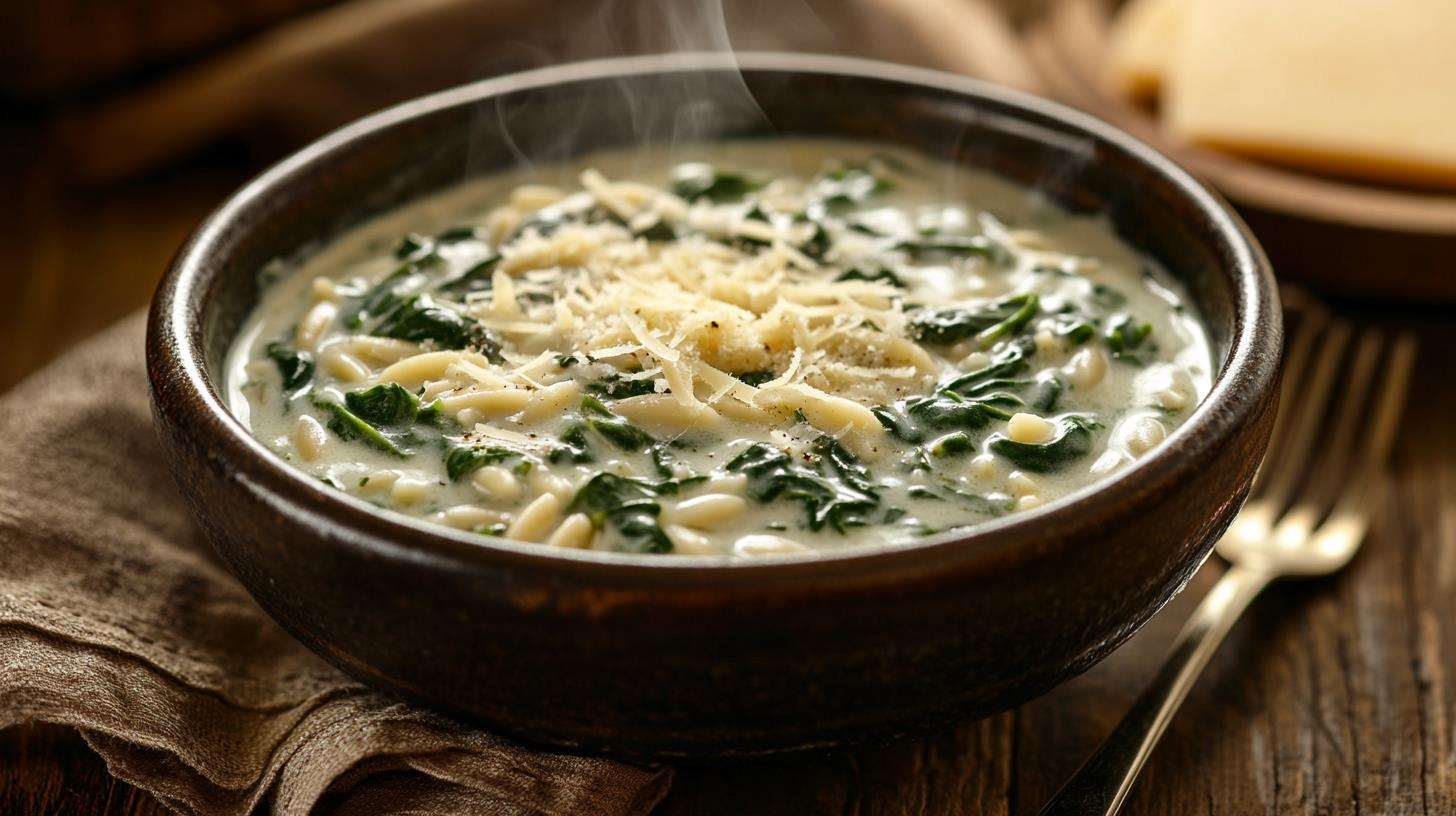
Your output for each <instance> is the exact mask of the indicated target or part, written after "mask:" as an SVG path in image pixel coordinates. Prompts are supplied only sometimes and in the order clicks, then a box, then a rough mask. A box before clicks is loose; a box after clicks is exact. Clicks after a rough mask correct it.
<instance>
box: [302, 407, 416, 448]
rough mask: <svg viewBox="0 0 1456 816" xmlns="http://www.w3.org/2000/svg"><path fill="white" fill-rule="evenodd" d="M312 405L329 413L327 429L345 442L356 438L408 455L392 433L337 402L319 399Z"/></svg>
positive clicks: (368, 443) (372, 445) (377, 446)
mask: <svg viewBox="0 0 1456 816" xmlns="http://www.w3.org/2000/svg"><path fill="white" fill-rule="evenodd" d="M314 405H316V406H317V407H319V408H322V409H323V410H326V411H328V412H329V413H330V416H329V421H328V428H329V430H331V431H333V432H334V433H335V434H337V435H338V437H339V438H340V439H342V440H344V441H345V442H352V441H353V440H356V439H358V440H362V441H363V442H364V443H365V444H367V445H369V446H371V447H374V448H378V449H379V450H382V451H384V452H385V453H389V454H393V455H395V456H399V457H405V456H409V455H410V452H409V451H408V450H406V449H405V448H403V447H401V446H400V444H399V443H398V442H396V440H395V439H394V438H393V435H392V434H389V435H387V434H385V433H384V432H383V431H382V430H380V429H379V428H376V427H374V426H373V425H370V424H369V423H368V422H365V421H364V420H363V419H361V418H360V417H359V416H358V415H356V414H355V413H354V412H352V411H350V410H349V409H348V408H345V407H344V406H342V405H340V404H338V403H337V402H329V401H326V400H319V401H317V402H315V403H314Z"/></svg>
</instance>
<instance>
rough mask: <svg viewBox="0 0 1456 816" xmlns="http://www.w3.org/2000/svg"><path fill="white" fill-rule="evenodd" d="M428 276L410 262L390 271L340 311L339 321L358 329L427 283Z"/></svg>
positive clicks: (348, 326) (345, 325)
mask: <svg viewBox="0 0 1456 816" xmlns="http://www.w3.org/2000/svg"><path fill="white" fill-rule="evenodd" d="M425 281H426V277H425V275H424V274H422V273H421V272H419V270H417V269H416V268H415V267H413V266H411V265H410V264H405V265H404V266H401V267H400V268H398V269H396V270H394V271H393V272H391V273H389V276H388V277H386V278H385V279H384V280H382V281H380V282H379V283H376V284H374V286H373V288H371V289H370V290H369V291H368V292H365V293H364V295H363V296H362V297H361V298H359V300H358V301H357V302H355V303H353V304H352V305H350V306H349V307H348V308H345V309H343V310H342V311H340V313H339V322H340V323H341V324H342V325H343V326H344V327H346V328H350V329H358V328H360V327H361V326H363V325H364V321H366V320H370V319H373V318H376V317H379V316H380V315H382V314H385V313H386V312H389V311H390V310H392V309H394V308H395V307H396V306H398V305H399V304H400V303H401V302H402V301H403V300H404V299H405V298H406V297H408V296H409V294H410V293H412V292H416V291H418V290H419V289H420V288H422V287H423V286H424V284H425Z"/></svg>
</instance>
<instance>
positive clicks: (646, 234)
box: [632, 218, 677, 241]
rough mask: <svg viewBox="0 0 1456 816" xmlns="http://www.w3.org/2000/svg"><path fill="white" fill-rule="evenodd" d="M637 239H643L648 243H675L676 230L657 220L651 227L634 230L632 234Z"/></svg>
mask: <svg viewBox="0 0 1456 816" xmlns="http://www.w3.org/2000/svg"><path fill="white" fill-rule="evenodd" d="M632 234H633V235H636V236H637V237H638V238H645V239H647V240H648V241H676V240H677V230H676V229H675V228H674V227H673V226H672V225H671V224H669V223H667V222H666V221H664V220H662V219H661V218H659V219H658V220H657V221H656V222H655V223H654V224H653V225H652V226H650V227H646V228H643V229H639V230H636V231H634V232H633V233H632Z"/></svg>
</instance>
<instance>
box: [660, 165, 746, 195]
mask: <svg viewBox="0 0 1456 816" xmlns="http://www.w3.org/2000/svg"><path fill="white" fill-rule="evenodd" d="M762 186H763V184H761V183H759V182H757V181H753V180H750V179H749V178H748V177H747V176H745V175H743V174H741V173H730V172H727V171H724V170H719V169H718V168H716V167H714V166H713V165H711V164H703V163H700V162H693V163H690V164H680V165H678V166H677V167H676V168H674V169H673V171H672V191H673V192H674V193H676V194H677V195H679V196H682V197H683V198H686V199H687V200H689V201H696V200H698V199H700V198H706V199H708V200H709V201H713V202H717V203H720V204H721V203H723V202H725V201H736V200H738V199H740V198H743V197H744V196H745V195H748V194H749V193H751V192H753V191H754V190H757V189H758V188H760V187H762Z"/></svg>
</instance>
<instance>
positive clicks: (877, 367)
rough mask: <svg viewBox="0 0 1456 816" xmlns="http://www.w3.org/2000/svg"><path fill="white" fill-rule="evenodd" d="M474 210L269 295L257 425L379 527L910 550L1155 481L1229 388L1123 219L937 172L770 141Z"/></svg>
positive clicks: (360, 236) (291, 272)
mask: <svg viewBox="0 0 1456 816" xmlns="http://www.w3.org/2000/svg"><path fill="white" fill-rule="evenodd" d="M676 153H677V154H678V155H675V156H674V159H673V161H666V160H664V161H662V163H661V164H658V165H653V164H649V163H648V162H646V161H645V160H644V159H643V158H642V154H641V153H619V154H601V155H597V156H593V157H591V158H589V159H588V160H585V161H583V162H580V163H578V164H575V165H572V166H562V167H555V168H534V169H533V170H531V171H530V172H529V173H527V172H525V171H522V172H519V173H516V174H513V175H505V176H500V177H496V178H492V179H489V180H486V181H482V182H475V183H472V184H470V185H467V186H464V187H462V188H460V189H457V190H455V191H452V192H450V193H447V194H444V195H442V196H439V197H437V198H434V199H431V200H428V201H425V202H423V203H420V204H416V205H412V206H410V207H408V208H405V209H403V210H400V211H397V212H395V213H392V214H390V215H387V216H385V217H382V218H379V219H376V220H375V221H373V222H371V223H369V224H366V225H365V226H363V227H361V228H358V229H356V230H354V231H352V232H350V233H348V234H346V235H344V236H342V237H341V238H339V239H337V240H335V241H333V242H331V243H330V244H328V245H326V246H324V247H322V248H320V249H318V250H317V251H314V252H311V253H306V256H305V257H303V258H300V259H288V260H283V261H279V262H276V263H275V264H273V265H271V266H270V267H269V268H268V269H266V270H264V272H263V274H264V276H265V282H266V288H265V291H264V296H263V299H262V301H261V303H260V305H259V306H258V308H257V309H256V312H255V314H254V315H253V316H252V317H251V318H250V320H249V322H248V323H247V325H246V327H245V330H244V331H243V332H242V334H241V337H240V338H239V340H238V342H237V344H236V347H235V349H234V351H233V354H232V355H231V359H230V369H231V370H230V382H229V389H230V399H231V404H232V407H233V410H234V411H235V412H236V413H237V415H238V416H239V417H240V418H242V419H243V421H244V422H246V423H247V424H248V425H249V427H250V428H251V429H252V432H253V433H254V434H256V436H257V437H258V439H260V440H261V441H262V442H263V443H264V444H266V445H267V446H268V447H269V448H271V449H272V450H274V451H276V452H277V454H278V455H279V456H281V457H283V458H284V459H285V460H287V461H288V462H289V463H290V464H291V465H292V466H294V467H297V468H299V469H300V470H302V471H304V472H305V473H308V474H310V475H312V476H314V477H316V478H318V479H319V480H321V481H323V482H324V483H326V484H328V485H331V486H332V487H333V488H335V489H337V490H340V491H343V492H346V493H349V494H351V495H354V496H357V497H359V498H361V499H364V500H365V501H369V502H372V503H374V504H376V505H378V506H379V507H382V508H385V509H388V510H392V511H395V512H399V513H405V514H409V515H412V516H418V517H421V518H425V519H428V520H430V521H433V522H437V523H439V524H442V525H447V526H450V527H454V528H458V529H461V530H467V531H472V532H475V533H479V534H482V535H490V536H503V537H506V538H510V539H515V540H518V541H522V542H532V543H537V544H540V545H541V546H542V547H546V548H552V547H569V548H589V549H598V550H611V551H618V552H631V553H683V554H716V555H731V556H738V557H753V556H760V555H766V554H776V553H793V552H805V551H819V550H832V549H835V548H839V547H843V546H846V545H850V544H864V543H887V542H904V541H910V540H914V539H916V538H917V537H921V536H926V535H930V534H934V533H938V532H942V531H946V530H951V529H958V528H963V527H968V526H971V525H974V524H977V523H979V522H983V521H985V520H987V519H991V518H995V517H997V516H1002V515H1005V514H1008V513H1018V512H1024V511H1026V510H1029V509H1031V508H1034V507H1037V506H1040V505H1042V504H1044V503H1046V502H1049V501H1052V500H1054V499H1056V498H1058V497H1059V496H1062V495H1064V494H1066V493H1068V492H1070V491H1073V490H1076V489H1077V488H1079V487H1082V486H1084V485H1087V484H1089V483H1091V482H1094V481H1096V480H1097V479H1099V478H1102V477H1103V476H1104V475H1106V474H1109V473H1112V472H1115V471H1117V470H1118V469H1119V468H1123V467H1126V466H1127V465H1128V464H1129V463H1130V462H1132V461H1134V460H1135V459H1137V458H1138V457H1140V456H1143V455H1145V454H1146V453H1147V452H1148V451H1149V450H1151V449H1152V448H1154V447H1156V446H1157V445H1158V444H1159V443H1160V442H1161V441H1162V440H1163V439H1164V437H1165V436H1166V435H1167V434H1168V433H1169V432H1171V431H1172V430H1173V428H1175V427H1176V426H1177V425H1178V424H1180V423H1182V422H1183V421H1184V420H1185V419H1186V418H1187V417H1188V415H1189V413H1190V412H1191V411H1192V409H1193V408H1194V406H1195V404H1196V403H1197V402H1198V400H1199V399H1200V398H1201V397H1202V396H1203V394H1204V393H1205V392H1206V391H1207V389H1208V387H1209V383H1210V377H1211V360H1210V355H1209V349H1208V344H1207V340H1206V337H1205V333H1204V330H1203V329H1202V327H1201V326H1200V324H1199V322H1198V320H1197V319H1196V318H1195V316H1194V315H1193V314H1192V312H1191V310H1190V309H1189V308H1188V307H1187V306H1186V305H1185V296H1184V293H1183V291H1182V289H1181V288H1180V287H1179V286H1178V285H1177V284H1176V283H1175V282H1174V281H1173V280H1172V279H1171V278H1170V277H1169V276H1167V275H1166V274H1164V273H1163V272H1161V271H1160V270H1158V269H1157V268H1155V267H1154V266H1153V265H1152V264H1150V263H1149V262H1148V261H1147V260H1146V259H1145V258H1142V257H1140V256H1139V255H1138V254H1137V253H1135V252H1134V251H1133V250H1132V249H1131V248H1129V247H1128V246H1126V245H1125V244H1123V243H1122V242H1120V241H1119V240H1118V239H1117V238H1116V237H1115V235H1114V234H1113V233H1112V232H1111V230H1110V229H1109V227H1108V225H1107V224H1106V222H1105V221H1104V220H1102V219H1099V218H1092V217H1085V216H1074V215H1070V214H1068V213H1066V212H1064V211H1061V210H1059V209H1057V208H1056V207H1054V206H1052V205H1050V204H1049V203H1047V202H1046V201H1045V200H1043V199H1042V198H1041V197H1039V196H1036V195H1035V194H1033V193H1032V192H1030V191H1027V190H1024V189H1021V188H1018V187H1015V186H1013V185H1011V184H1009V183H1007V182H1005V181H1002V180H998V179H996V178H993V177H991V176H988V175H984V174H979V173H976V172H971V171H967V170H965V169H962V168H957V167H953V166H950V165H948V164H943V163H940V162H937V161H932V160H929V159H926V158H924V157H921V156H919V155H916V154H912V153H906V152H901V151H898V150H893V149H886V148H879V147H873V146H866V145H864V144H861V143H841V142H819V141H799V140H792V141H787V140H775V141H746V142H741V143H727V144H722V145H714V146H705V147H702V148H701V149H697V150H693V149H688V148H681V147H680V148H678V149H677V151H676Z"/></svg>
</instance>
